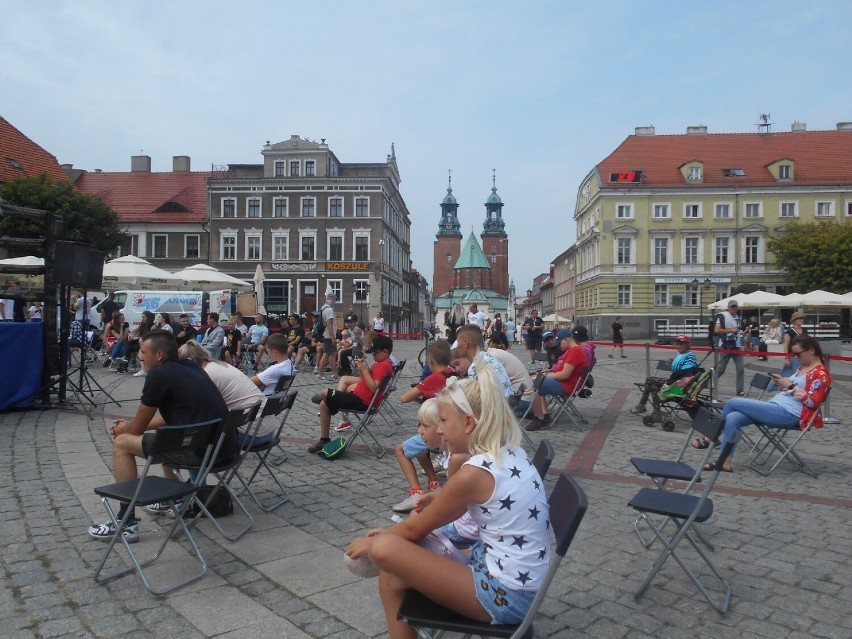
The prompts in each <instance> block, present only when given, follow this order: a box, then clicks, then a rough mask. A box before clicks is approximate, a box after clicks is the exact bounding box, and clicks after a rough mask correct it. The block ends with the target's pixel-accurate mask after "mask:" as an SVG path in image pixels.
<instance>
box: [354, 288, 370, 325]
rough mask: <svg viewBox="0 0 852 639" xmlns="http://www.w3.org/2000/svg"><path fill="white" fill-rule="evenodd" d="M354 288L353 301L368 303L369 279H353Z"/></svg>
mask: <svg viewBox="0 0 852 639" xmlns="http://www.w3.org/2000/svg"><path fill="white" fill-rule="evenodd" d="M352 289H353V291H354V298H353V300H352V301H353V302H355V303H357V304H367V303H368V302H369V301H370V300H369V295H370V282H369V281H368V280H353V282H352ZM365 319H366V318H365Z"/></svg>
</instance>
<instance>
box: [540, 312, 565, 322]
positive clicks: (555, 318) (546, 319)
mask: <svg viewBox="0 0 852 639" xmlns="http://www.w3.org/2000/svg"><path fill="white" fill-rule="evenodd" d="M541 321H542V322H544V323H545V324H569V323H570V322H571V320H570V319H568V318H567V317H562V316H561V315H557V314H556V313H551V314H550V315H545V316H544V317H542V318H541Z"/></svg>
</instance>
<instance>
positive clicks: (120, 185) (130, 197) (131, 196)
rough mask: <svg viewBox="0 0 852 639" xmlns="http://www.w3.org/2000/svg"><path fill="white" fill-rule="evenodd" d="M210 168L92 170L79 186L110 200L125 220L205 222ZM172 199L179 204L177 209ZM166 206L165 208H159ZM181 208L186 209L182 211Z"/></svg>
mask: <svg viewBox="0 0 852 639" xmlns="http://www.w3.org/2000/svg"><path fill="white" fill-rule="evenodd" d="M208 177H210V172H209V171H207V172H205V171H199V172H188V171H187V172H177V173H146V172H141V171H138V172H136V171H134V172H130V173H92V172H87V173H84V174H83V175H81V176H80V178H79V179H78V180H77V183H76V186H77V188H78V189H80V191H81V192H83V193H89V194H91V195H97V196H98V197H100V198H101V199H102V200H103V201H104V202H106V203H107V204H109V205H110V206H111V207H112V208H113V209H114V210H115V211H116V212H117V213H118V217H119V219H120V220H121V221H122V222H125V223H131V222H158V223H174V224H179V223H181V222H194V223H201V222H205V221H206V220H207V178H208ZM171 203H174V204H177V205H179V207H178V210H177V211H175V210H174V209H175V207H174V206H169V205H170V204H171ZM161 208H164V212H159V213H158V212H157V211H158V210H159V209H161ZM180 208H183V209H186V212H180Z"/></svg>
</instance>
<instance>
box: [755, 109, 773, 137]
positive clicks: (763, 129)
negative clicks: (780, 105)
mask: <svg viewBox="0 0 852 639" xmlns="http://www.w3.org/2000/svg"><path fill="white" fill-rule="evenodd" d="M771 117H772V114H771V113H761V114H760V117H759V118H758V119H759V120H760V122H758V123H757V132H758V133H772V124H773V123H772V122H770V121H769V118H771Z"/></svg>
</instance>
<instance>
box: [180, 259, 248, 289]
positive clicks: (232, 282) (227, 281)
mask: <svg viewBox="0 0 852 639" xmlns="http://www.w3.org/2000/svg"><path fill="white" fill-rule="evenodd" d="M174 275H175V277H179V278H181V279H182V280H183V281H184V283H183V284H182V285H181V288H186V289H196V290H198V289H200V290H202V291H219V290H222V289H231V290H234V291H250V290H251V283H250V282H246V281H245V280H240V279H237V278H236V277H232V276H230V275H228V274H227V273H223V272H222V271H219V270H217V269H215V268H213V267H212V266H207V264H195V265H193V266H188V267H187V268H185V269H183V270H182V271H178V272H177V273H175V274H174Z"/></svg>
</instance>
